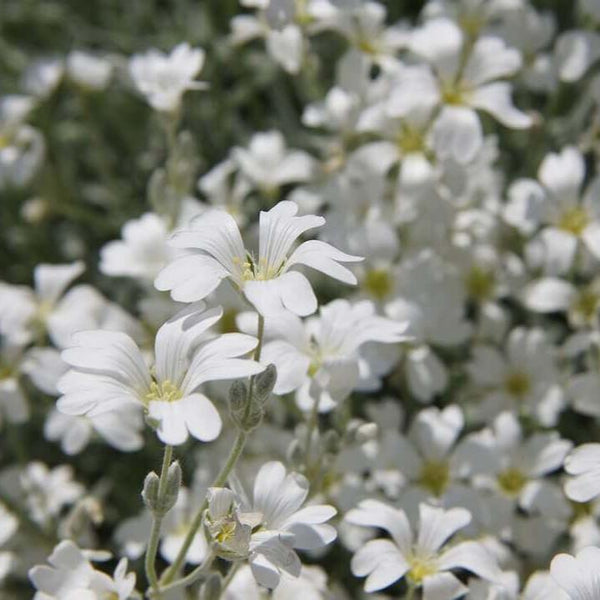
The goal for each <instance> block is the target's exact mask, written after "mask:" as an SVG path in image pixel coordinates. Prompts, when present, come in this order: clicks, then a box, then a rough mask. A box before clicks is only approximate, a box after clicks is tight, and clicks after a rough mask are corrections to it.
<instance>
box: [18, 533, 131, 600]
mask: <svg viewBox="0 0 600 600" xmlns="http://www.w3.org/2000/svg"><path fill="white" fill-rule="evenodd" d="M48 562H49V563H50V565H52V566H51V567H48V566H46V565H37V566H35V567H33V568H32V569H30V571H29V578H30V580H31V582H32V583H33V585H34V586H35V587H36V589H37V590H38V591H37V592H36V594H35V596H34V600H102V599H104V598H114V599H115V600H127V599H128V598H132V597H133V593H134V588H135V573H129V574H127V559H125V558H124V559H122V560H121V561H119V564H118V565H117V568H116V569H115V572H114V576H113V578H111V577H109V576H108V575H106V574H105V573H102V572H101V571H97V570H96V569H94V567H93V566H92V564H91V563H90V561H89V559H88V558H87V556H86V552H85V551H82V550H81V549H79V548H78V547H77V546H76V545H75V544H74V543H73V542H72V541H70V540H65V541H62V542H60V543H59V544H58V545H57V546H56V547H55V548H54V550H53V551H52V554H50V556H49V557H48Z"/></svg>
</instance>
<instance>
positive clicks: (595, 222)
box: [505, 146, 600, 275]
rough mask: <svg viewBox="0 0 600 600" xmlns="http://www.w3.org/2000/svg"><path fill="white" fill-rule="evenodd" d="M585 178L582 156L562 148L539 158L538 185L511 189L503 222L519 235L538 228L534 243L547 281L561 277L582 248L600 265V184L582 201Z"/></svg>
mask: <svg viewBox="0 0 600 600" xmlns="http://www.w3.org/2000/svg"><path fill="white" fill-rule="evenodd" d="M585 174H586V169H585V162H584V159H583V156H582V154H581V152H580V151H579V150H578V149H577V148H575V147H573V146H567V147H566V148H564V149H563V150H562V151H561V152H560V154H554V153H551V154H548V155H547V156H546V157H545V158H544V160H543V161H542V164H541V165H540V168H539V170H538V180H539V183H538V182H537V181H534V180H531V179H521V180H518V181H517V182H515V184H513V186H512V188H511V192H510V202H509V205H508V206H507V207H506V211H507V212H506V213H505V218H506V219H507V220H508V221H509V222H510V223H511V224H512V225H514V226H515V227H518V228H519V229H520V230H521V231H523V232H524V233H531V232H533V231H535V229H536V228H537V227H540V226H541V231H540V232H539V233H538V235H537V236H536V239H539V240H540V241H541V242H542V243H543V245H544V248H545V252H546V256H545V269H546V272H547V273H548V274H550V275H555V274H562V273H566V272H567V271H568V270H569V269H570V268H571V267H572V265H573V262H574V260H575V257H576V253H577V250H578V248H580V247H581V246H583V247H584V248H586V249H587V250H588V251H589V252H590V253H591V254H592V256H594V257H595V258H596V259H598V260H600V209H599V208H598V202H597V199H598V194H599V193H600V179H598V178H596V179H594V180H593V181H592V182H591V183H590V184H589V185H588V186H587V188H586V189H585V192H584V193H583V196H582V192H581V188H582V185H583V182H584V179H585Z"/></svg>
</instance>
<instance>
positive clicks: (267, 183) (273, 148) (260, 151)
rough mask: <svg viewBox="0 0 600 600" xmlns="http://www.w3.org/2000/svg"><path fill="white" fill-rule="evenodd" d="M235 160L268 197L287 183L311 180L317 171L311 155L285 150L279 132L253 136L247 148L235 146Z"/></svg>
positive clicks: (299, 151)
mask: <svg viewBox="0 0 600 600" xmlns="http://www.w3.org/2000/svg"><path fill="white" fill-rule="evenodd" d="M232 158H233V160H234V161H236V163H237V164H238V165H239V168H240V169H241V172H242V173H243V174H244V175H245V176H246V177H247V179H248V180H249V181H250V182H252V183H253V184H254V186H256V187H257V188H258V189H260V190H263V191H264V193H265V194H266V195H268V196H272V195H274V194H276V193H277V190H278V189H279V187H280V186H282V185H285V184H286V183H292V182H298V181H307V180H309V179H310V178H311V177H312V176H313V174H314V172H315V169H316V161H315V159H314V158H312V156H310V155H309V154H307V153H306V152H302V151H301V150H288V149H287V148H286V145H285V139H284V137H283V135H282V134H281V133H280V132H279V131H266V132H263V133H256V134H254V135H253V136H252V139H251V140H250V144H249V146H248V149H246V148H242V147H239V146H238V147H235V148H234V149H233V150H232Z"/></svg>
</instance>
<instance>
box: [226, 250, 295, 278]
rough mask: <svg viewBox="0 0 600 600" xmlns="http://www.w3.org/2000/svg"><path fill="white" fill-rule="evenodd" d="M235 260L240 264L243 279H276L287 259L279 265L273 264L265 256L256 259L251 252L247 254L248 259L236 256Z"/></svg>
mask: <svg viewBox="0 0 600 600" xmlns="http://www.w3.org/2000/svg"><path fill="white" fill-rule="evenodd" d="M234 262H236V263H238V265H239V266H240V270H241V276H242V280H243V281H267V280H269V279H275V278H276V277H278V276H279V275H281V271H282V270H283V266H284V265H285V260H283V261H281V263H280V264H278V265H271V264H269V263H268V262H267V261H266V259H264V258H261V259H259V260H258V261H256V260H254V258H253V257H252V256H250V254H247V255H246V260H242V259H240V258H239V257H236V259H235V260H234Z"/></svg>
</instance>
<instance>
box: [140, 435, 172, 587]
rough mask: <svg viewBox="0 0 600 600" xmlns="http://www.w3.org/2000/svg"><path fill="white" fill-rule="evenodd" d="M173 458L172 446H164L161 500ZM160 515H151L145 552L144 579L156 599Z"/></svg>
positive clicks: (160, 487) (159, 493)
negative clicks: (146, 580) (148, 538)
mask: <svg viewBox="0 0 600 600" xmlns="http://www.w3.org/2000/svg"><path fill="white" fill-rule="evenodd" d="M172 456H173V446H169V445H168V444H167V445H165V452H164V454H163V462H162V468H161V471H160V480H159V482H158V498H159V499H162V498H163V496H164V494H165V490H166V487H167V472H168V470H169V466H170V465H171V458H172ZM163 516H164V515H162V514H156V513H155V514H153V519H152V530H151V532H150V540H149V542H148V549H147V550H146V560H145V567H146V577H147V578H148V582H149V583H150V585H151V587H152V590H153V591H154V594H155V595H156V597H157V598H160V593H161V592H160V584H159V581H158V577H157V576H156V565H155V563H156V552H157V550H158V542H159V541H160V526H161V524H162V520H163Z"/></svg>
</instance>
